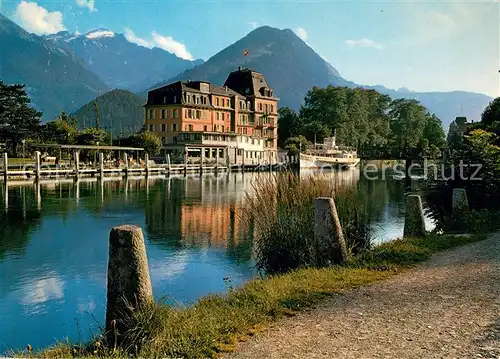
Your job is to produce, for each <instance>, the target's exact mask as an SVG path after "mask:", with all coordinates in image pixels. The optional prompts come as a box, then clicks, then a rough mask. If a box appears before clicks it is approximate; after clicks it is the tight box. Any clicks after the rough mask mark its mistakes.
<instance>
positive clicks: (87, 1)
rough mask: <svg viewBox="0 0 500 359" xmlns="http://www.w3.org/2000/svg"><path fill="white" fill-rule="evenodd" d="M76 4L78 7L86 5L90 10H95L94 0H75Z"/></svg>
mask: <svg viewBox="0 0 500 359" xmlns="http://www.w3.org/2000/svg"><path fill="white" fill-rule="evenodd" d="M76 4H77V5H78V6H80V7H86V8H88V9H89V11H90V12H96V11H97V9H96V7H95V0H76Z"/></svg>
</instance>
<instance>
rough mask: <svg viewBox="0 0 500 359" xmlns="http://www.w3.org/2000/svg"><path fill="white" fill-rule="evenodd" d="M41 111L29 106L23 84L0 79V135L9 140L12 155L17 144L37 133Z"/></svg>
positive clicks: (15, 151)
mask: <svg viewBox="0 0 500 359" xmlns="http://www.w3.org/2000/svg"><path fill="white" fill-rule="evenodd" d="M41 116H42V113H41V112H39V111H37V110H35V109H34V108H32V107H31V106H30V99H29V97H28V95H27V94H26V90H25V88H24V85H6V84H4V83H3V82H2V81H0V137H3V138H4V139H5V140H6V141H7V142H10V144H11V146H12V149H13V152H14V156H16V154H17V145H18V144H19V143H20V142H21V141H22V140H23V139H27V138H30V137H33V136H36V134H37V133H38V132H37V130H38V129H39V126H40V118H41Z"/></svg>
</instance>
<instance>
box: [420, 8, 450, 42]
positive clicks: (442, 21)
mask: <svg viewBox="0 0 500 359" xmlns="http://www.w3.org/2000/svg"><path fill="white" fill-rule="evenodd" d="M456 29H457V24H456V23H455V21H454V20H453V19H452V18H451V17H450V16H449V15H446V14H443V13H440V12H439V11H429V12H427V13H426V14H425V15H424V16H423V17H422V19H421V24H420V26H419V30H420V31H421V33H420V36H421V37H422V38H423V40H432V39H435V38H439V37H446V36H449V35H451V34H452V33H453V32H455V30H456Z"/></svg>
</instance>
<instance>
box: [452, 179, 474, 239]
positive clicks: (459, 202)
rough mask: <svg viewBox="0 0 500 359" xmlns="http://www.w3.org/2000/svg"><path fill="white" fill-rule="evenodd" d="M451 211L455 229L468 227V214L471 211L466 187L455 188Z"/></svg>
mask: <svg viewBox="0 0 500 359" xmlns="http://www.w3.org/2000/svg"><path fill="white" fill-rule="evenodd" d="M451 213H452V220H453V227H454V229H457V230H465V229H466V228H467V216H468V215H469V213H470V208H469V200H468V199H467V192H466V191H465V189H464V188H454V189H453V197H452V202H451Z"/></svg>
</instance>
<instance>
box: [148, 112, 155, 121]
mask: <svg viewBox="0 0 500 359" xmlns="http://www.w3.org/2000/svg"><path fill="white" fill-rule="evenodd" d="M154 118H155V110H149V119H150V120H153V119H154Z"/></svg>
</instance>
